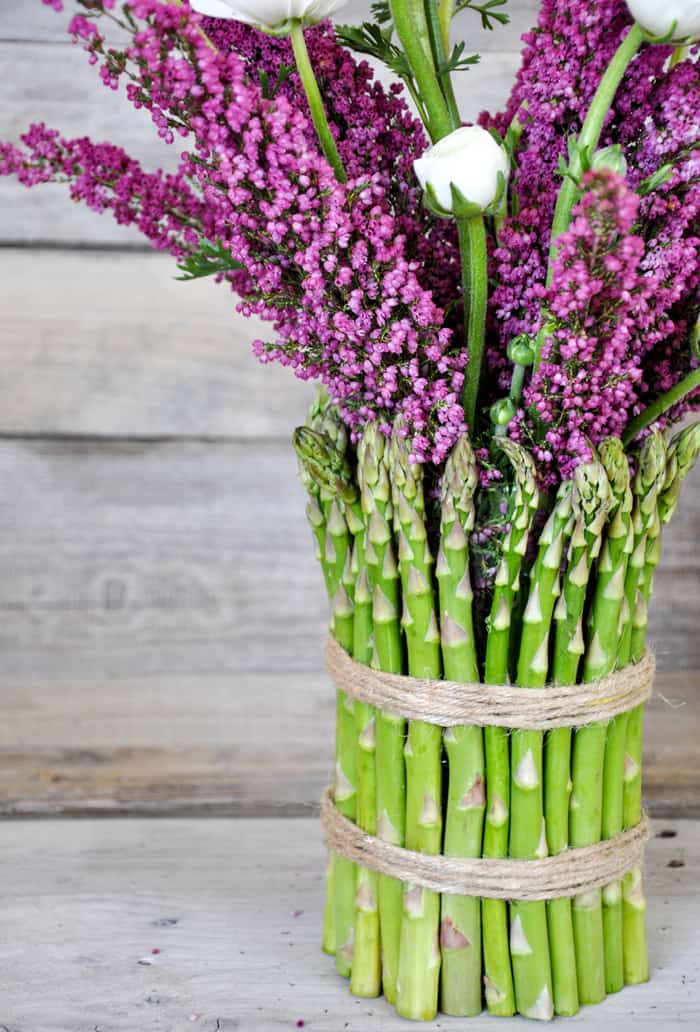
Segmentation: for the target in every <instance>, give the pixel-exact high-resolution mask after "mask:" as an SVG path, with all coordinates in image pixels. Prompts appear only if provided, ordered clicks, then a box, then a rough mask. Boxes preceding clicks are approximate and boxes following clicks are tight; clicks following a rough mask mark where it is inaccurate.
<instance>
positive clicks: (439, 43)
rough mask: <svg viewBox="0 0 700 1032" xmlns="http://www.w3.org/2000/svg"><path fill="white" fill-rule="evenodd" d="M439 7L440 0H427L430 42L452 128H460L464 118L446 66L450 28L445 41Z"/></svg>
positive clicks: (426, 10) (426, 8) (426, 9)
mask: <svg viewBox="0 0 700 1032" xmlns="http://www.w3.org/2000/svg"><path fill="white" fill-rule="evenodd" d="M439 7H440V0H425V12H426V17H427V20H428V31H429V32H430V43H431V48H432V51H433V60H434V63H435V67H436V69H437V74H438V80H439V82H440V87H441V89H442V95H443V97H444V98H445V103H446V104H447V110H448V113H449V116H450V124H451V128H452V129H458V128H459V127H460V125H461V124H462V120H461V119H460V117H459V109H458V107H457V101H456V99H455V93H454V89H453V88H452V77H451V75H450V73H449V72H448V71H446V70H445V68H444V66H445V65H446V63H447V54H448V52H449V48H450V44H449V29H448V40H447V42H445V39H444V36H443V28H444V25H443V23H442V22H441V20H440V13H441V12H440V10H439Z"/></svg>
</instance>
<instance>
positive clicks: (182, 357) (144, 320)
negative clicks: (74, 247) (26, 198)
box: [0, 248, 313, 439]
mask: <svg viewBox="0 0 700 1032" xmlns="http://www.w3.org/2000/svg"><path fill="white" fill-rule="evenodd" d="M176 274H177V268H176V266H175V263H174V261H173V260H172V259H171V258H170V257H169V256H167V255H156V254H133V253H132V254H124V253H118V252H94V251H85V252H83V251H70V252H56V251H39V250H34V249H26V250H24V249H19V250H18V249H13V248H7V249H0V294H2V297H3V314H2V365H3V375H2V377H0V433H12V434H23V433H27V434H49V435H50V434H85V435H94V436H100V435H112V436H132V437H152V436H168V435H173V436H177V435H189V436H233V437H242V438H269V437H278V438H280V437H281V438H284V439H288V438H289V435H290V433H291V430H292V428H293V427H294V426H295V425H297V424H298V423H300V422H303V419H304V415H305V412H306V409H307V406H308V403H309V401H310V400H311V397H312V396H313V388H312V386H311V385H310V384H304V383H302V382H301V381H299V380H297V379H296V378H295V377H294V376H293V375H291V373H290V371H289V370H286V369H283V368H282V367H280V366H277V365H274V364H273V365H268V366H262V365H260V363H259V362H258V361H257V359H256V358H255V357H254V355H253V354H252V351H251V342H252V341H253V340H254V339H255V338H256V337H258V336H261V337H262V338H263V339H269V327H267V326H265V325H264V324H262V323H260V322H259V321H257V320H255V319H244V318H243V317H242V316H239V315H237V313H236V311H235V305H236V298H235V297H234V295H233V294H232V293H231V292H230V291H229V290H228V288H227V287H226V286H224V285H217V284H215V283H214V281H213V279H206V280H199V281H196V282H193V283H179V282H177V281H176V279H175V276H176Z"/></svg>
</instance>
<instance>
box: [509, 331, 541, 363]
mask: <svg viewBox="0 0 700 1032" xmlns="http://www.w3.org/2000/svg"><path fill="white" fill-rule="evenodd" d="M508 358H509V359H510V360H511V362H515V364H516V365H521V366H531V365H532V363H533V362H534V361H535V347H534V344H533V342H532V340H531V339H530V338H529V337H528V335H527V334H526V333H522V334H521V335H520V336H519V337H514V338H513V340H512V341H511V342H510V344H509V345H508Z"/></svg>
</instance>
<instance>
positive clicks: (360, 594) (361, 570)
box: [350, 539, 381, 997]
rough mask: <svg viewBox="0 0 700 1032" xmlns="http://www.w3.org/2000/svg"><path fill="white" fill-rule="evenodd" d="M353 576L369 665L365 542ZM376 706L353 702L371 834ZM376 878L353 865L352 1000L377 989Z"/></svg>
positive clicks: (362, 808)
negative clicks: (354, 867)
mask: <svg viewBox="0 0 700 1032" xmlns="http://www.w3.org/2000/svg"><path fill="white" fill-rule="evenodd" d="M353 572H354V574H355V578H356V579H355V635H354V649H353V655H354V658H355V659H356V660H357V661H358V662H359V663H364V664H365V665H366V666H369V664H370V662H371V659H372V593H371V591H370V587H369V580H368V577H367V566H366V563H365V547H364V540H362V539H358V540H356V543H355V549H354V552H353ZM375 727H376V717H375V708H374V706H370V705H369V704H368V703H365V702H359V701H357V700H356V701H355V729H356V733H357V760H356V762H357V824H358V826H359V827H360V828H362V829H363V831H366V832H368V833H369V834H370V835H375V834H376V832H377V774H376V765H375V756H376V732H375ZM377 900H378V892H377V875H376V874H375V873H374V872H373V871H368V870H367V869H366V868H364V867H360V866H358V867H357V880H356V892H355V952H354V956H353V962H352V976H351V978H350V989H351V990H352V992H353V993H354V995H355V996H363V997H374V996H378V995H379V993H380V991H381V954H380V939H379V909H378V902H377Z"/></svg>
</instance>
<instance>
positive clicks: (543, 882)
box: [321, 788, 649, 900]
mask: <svg viewBox="0 0 700 1032" xmlns="http://www.w3.org/2000/svg"><path fill="white" fill-rule="evenodd" d="M321 824H322V826H323V830H324V835H325V839H326V845H327V846H328V848H329V849H330V850H332V851H333V852H334V853H338V854H340V856H344V857H346V858H347V859H348V860H352V861H353V862H354V863H357V864H360V865H361V866H362V867H366V868H368V869H369V870H371V871H377V872H378V873H379V874H388V875H391V877H392V878H398V880H399V881H401V882H405V883H407V884H409V885H413V886H418V887H420V888H423V889H431V890H432V891H433V892H440V893H444V894H447V895H450V896H480V897H482V898H484V897H485V898H486V899H505V900H511V899H517V900H542V899H560V898H562V897H565V896H580V895H583V894H584V893H587V892H592V891H593V890H594V889H600V888H603V886H605V885H609V884H610V883H611V882H617V881H621V880H622V878H623V876H624V875H625V874H626V873H627V872H628V871H630V870H631V869H632V868H633V867H637V866H639V865H641V862H642V858H643V854H644V844H645V842H646V840H647V839H648V837H649V821H648V818H647V815H646V814H643V815H642V819H641V821H640V822H639V824H637V825H636V826H635V827H634V828H630V829H629V830H628V831H623V832H621V834H619V835H615V836H614V838H611V839H606V840H605V841H603V842H597V843H596V844H595V845H592V846H582V847H579V848H576V849H568V850H566V851H565V852H563V853H558V854H557V855H556V856H549V857H545V858H544V859H542V860H492V859H488V858H483V857H479V858H475V859H463V858H457V857H450V856H430V855H427V854H425V853H415V852H413V851H412V850H410V849H403V848H401V847H400V846H394V845H392V844H391V843H389V842H383V841H382V840H381V839H378V838H375V837H374V836H373V835H368V834H367V833H366V832H364V831H362V829H361V828H358V827H357V825H356V824H353V822H352V821H350V820H348V819H347V817H343V815H342V814H341V813H340V811H339V810H338V809H337V808H336V805H335V803H334V801H333V790H332V789H330V788H328V789H326V791H325V792H324V793H323V797H322V799H321Z"/></svg>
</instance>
